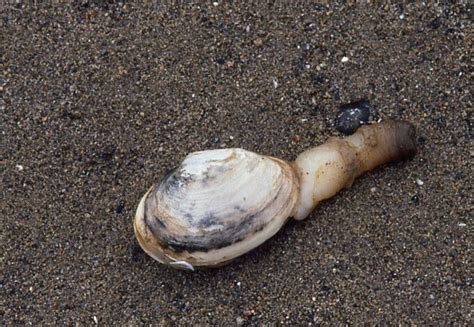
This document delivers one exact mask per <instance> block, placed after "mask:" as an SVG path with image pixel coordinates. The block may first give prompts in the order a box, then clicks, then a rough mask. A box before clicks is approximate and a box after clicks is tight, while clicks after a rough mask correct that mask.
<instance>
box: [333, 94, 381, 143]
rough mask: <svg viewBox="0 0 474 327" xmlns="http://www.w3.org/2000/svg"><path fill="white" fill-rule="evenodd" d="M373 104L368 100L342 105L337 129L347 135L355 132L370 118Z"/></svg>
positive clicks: (337, 120) (337, 119)
mask: <svg viewBox="0 0 474 327" xmlns="http://www.w3.org/2000/svg"><path fill="white" fill-rule="evenodd" d="M371 109H372V108H371V106H370V104H369V102H368V101H367V100H360V101H356V102H351V103H348V104H345V105H342V106H341V108H340V110H339V113H338V114H337V118H336V129H337V130H338V131H339V132H341V133H342V134H345V135H350V134H353V133H354V132H355V131H356V130H357V129H358V128H359V127H360V126H362V125H363V124H366V123H367V122H368V121H369V118H370V112H371Z"/></svg>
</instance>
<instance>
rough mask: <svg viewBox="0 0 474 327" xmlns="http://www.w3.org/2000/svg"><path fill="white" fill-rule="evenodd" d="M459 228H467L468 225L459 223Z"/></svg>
mask: <svg viewBox="0 0 474 327" xmlns="http://www.w3.org/2000/svg"><path fill="white" fill-rule="evenodd" d="M458 226H459V227H466V224H465V223H459V224H458Z"/></svg>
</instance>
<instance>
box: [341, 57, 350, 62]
mask: <svg viewBox="0 0 474 327" xmlns="http://www.w3.org/2000/svg"><path fill="white" fill-rule="evenodd" d="M348 61H349V58H347V57H342V59H341V62H348Z"/></svg>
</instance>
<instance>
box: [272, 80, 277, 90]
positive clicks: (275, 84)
mask: <svg viewBox="0 0 474 327" xmlns="http://www.w3.org/2000/svg"><path fill="white" fill-rule="evenodd" d="M272 82H273V87H274V88H277V87H278V81H277V80H276V78H273V79H272Z"/></svg>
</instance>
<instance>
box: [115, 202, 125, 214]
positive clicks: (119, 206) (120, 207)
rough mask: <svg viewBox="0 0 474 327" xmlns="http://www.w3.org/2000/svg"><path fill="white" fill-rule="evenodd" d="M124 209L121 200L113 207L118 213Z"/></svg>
mask: <svg viewBox="0 0 474 327" xmlns="http://www.w3.org/2000/svg"><path fill="white" fill-rule="evenodd" d="M124 209H125V205H124V204H123V202H120V203H119V204H118V206H117V207H116V208H115V212H116V213H118V214H121V213H123V211H124Z"/></svg>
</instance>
